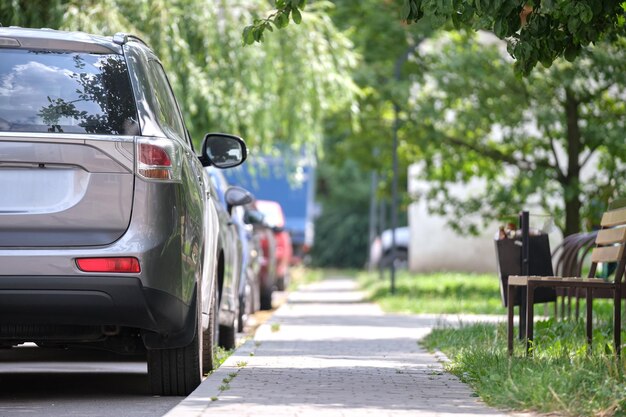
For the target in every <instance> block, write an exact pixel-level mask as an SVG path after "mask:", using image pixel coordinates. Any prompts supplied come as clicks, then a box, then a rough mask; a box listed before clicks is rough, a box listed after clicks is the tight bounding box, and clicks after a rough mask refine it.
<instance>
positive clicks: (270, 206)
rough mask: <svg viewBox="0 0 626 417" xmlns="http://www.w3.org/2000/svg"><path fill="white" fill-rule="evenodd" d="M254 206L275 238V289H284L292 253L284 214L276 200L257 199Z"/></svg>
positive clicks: (287, 280)
mask: <svg viewBox="0 0 626 417" xmlns="http://www.w3.org/2000/svg"><path fill="white" fill-rule="evenodd" d="M256 208H257V209H258V210H259V211H260V212H261V213H263V216H264V219H265V223H266V224H267V225H268V226H269V227H271V228H272V230H273V232H274V238H275V240H276V289H278V290H279V291H284V290H285V288H286V287H287V284H288V282H289V265H290V264H291V257H292V255H293V248H292V246H291V236H290V235H289V232H288V231H287V230H285V215H284V214H283V209H282V207H281V206H280V204H279V203H278V202H276V201H269V200H257V201H256Z"/></svg>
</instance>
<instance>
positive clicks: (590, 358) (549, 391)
mask: <svg viewBox="0 0 626 417" xmlns="http://www.w3.org/2000/svg"><path fill="white" fill-rule="evenodd" d="M596 303H598V304H600V303H599V302H596ZM596 303H594V306H595V304H596ZM600 310H601V311H602V310H606V309H605V308H604V309H600ZM598 316H599V318H600V322H599V323H596V326H599V327H597V328H596V329H595V331H594V349H593V351H592V352H591V353H590V354H588V353H587V346H586V338H585V329H584V321H582V320H581V321H579V322H576V321H574V320H572V321H565V322H562V321H559V322H555V321H554V319H548V320H545V321H541V322H538V323H536V326H535V344H534V356H533V357H530V358H527V357H526V356H525V355H524V353H523V352H524V346H522V344H521V342H517V343H518V344H517V346H516V356H515V357H513V358H509V357H508V354H507V352H506V326H505V324H499V325H495V324H474V325H467V326H463V327H461V328H458V329H453V328H443V329H435V330H434V331H433V332H432V333H431V334H430V335H429V336H427V337H426V338H425V339H424V340H423V341H422V344H423V345H424V346H425V347H427V348H428V349H429V350H435V349H439V350H441V351H442V352H444V353H445V354H446V355H447V356H448V357H449V358H450V362H449V363H447V364H446V365H445V366H446V368H447V370H448V371H450V372H451V373H453V374H455V375H457V376H458V377H459V378H461V380H462V381H464V382H467V383H469V384H470V385H471V386H472V388H473V389H474V390H475V391H476V392H477V393H478V394H479V395H480V397H481V398H482V399H483V400H484V401H485V402H486V403H488V404H490V405H493V406H498V407H502V408H511V409H515V410H532V411H537V412H541V413H558V414H562V415H566V416H613V415H615V416H624V415H626V381H625V380H624V371H625V369H626V366H625V361H624V360H622V361H621V362H618V360H617V359H615V356H614V355H613V353H612V352H613V347H612V340H613V337H612V326H611V325H610V315H608V316H607V315H606V314H602V313H601V314H599V315H598ZM624 336H625V335H623V336H622V338H624ZM623 340H625V339H623Z"/></svg>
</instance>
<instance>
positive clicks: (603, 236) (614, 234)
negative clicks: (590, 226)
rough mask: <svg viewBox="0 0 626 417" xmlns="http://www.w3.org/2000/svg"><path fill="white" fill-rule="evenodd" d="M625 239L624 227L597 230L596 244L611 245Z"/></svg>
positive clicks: (625, 230)
mask: <svg viewBox="0 0 626 417" xmlns="http://www.w3.org/2000/svg"><path fill="white" fill-rule="evenodd" d="M624 241H626V227H619V228H615V229H603V230H600V231H599V232H598V236H597V237H596V245H611V244H613V243H620V242H621V243H624Z"/></svg>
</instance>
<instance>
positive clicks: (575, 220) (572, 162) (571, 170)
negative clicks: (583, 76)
mask: <svg viewBox="0 0 626 417" xmlns="http://www.w3.org/2000/svg"><path fill="white" fill-rule="evenodd" d="M578 105H579V102H578V100H577V99H576V97H575V96H574V94H573V93H572V91H570V89H569V88H566V89H565V115H566V122H567V129H566V135H567V159H568V166H567V175H566V176H565V180H564V182H563V183H562V185H563V202H564V204H565V230H564V232H565V236H568V235H571V234H572V233H578V232H580V208H581V202H580V193H581V190H580V153H581V151H582V140H581V139H582V138H581V133H580V126H579V124H578V121H579V114H578V110H579V109H578Z"/></svg>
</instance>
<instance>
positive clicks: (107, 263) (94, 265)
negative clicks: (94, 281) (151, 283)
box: [76, 258, 141, 274]
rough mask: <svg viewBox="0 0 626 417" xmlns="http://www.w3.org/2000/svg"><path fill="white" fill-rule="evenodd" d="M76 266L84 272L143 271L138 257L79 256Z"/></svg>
mask: <svg viewBox="0 0 626 417" xmlns="http://www.w3.org/2000/svg"><path fill="white" fill-rule="evenodd" d="M76 266H78V269H80V270H81V271H83V272H117V273H120V272H123V273H135V274H137V273H139V272H141V268H140V267H139V260H138V259H137V258H79V259H76Z"/></svg>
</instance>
